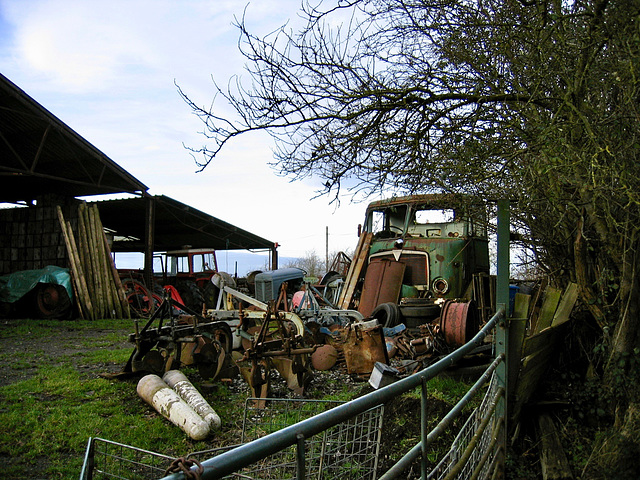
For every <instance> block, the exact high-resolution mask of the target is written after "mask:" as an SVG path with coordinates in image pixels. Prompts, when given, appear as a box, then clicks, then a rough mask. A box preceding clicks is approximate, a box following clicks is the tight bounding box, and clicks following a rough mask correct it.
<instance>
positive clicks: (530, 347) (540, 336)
mask: <svg viewBox="0 0 640 480" xmlns="http://www.w3.org/2000/svg"><path fill="white" fill-rule="evenodd" d="M557 333H558V331H557V330H556V329H555V328H551V327H549V328H547V329H545V330H543V331H541V332H539V333H536V334H535V335H532V336H531V337H527V338H526V339H525V340H524V344H523V346H522V357H523V358H524V357H528V356H529V355H532V354H533V353H535V352H537V351H538V350H541V349H542V348H543V347H544V346H545V345H547V344H549V343H554V342H555V341H556V335H557Z"/></svg>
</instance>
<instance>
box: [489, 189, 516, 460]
mask: <svg viewBox="0 0 640 480" xmlns="http://www.w3.org/2000/svg"><path fill="white" fill-rule="evenodd" d="M509 236H510V225H509V200H498V265H497V270H498V271H497V274H498V275H497V276H498V278H497V285H496V303H497V304H498V305H497V306H498V308H500V307H502V308H504V312H505V313H504V318H502V320H501V321H499V322H498V325H497V326H496V339H495V345H496V352H495V354H496V356H497V355H500V354H501V353H503V354H504V355H505V357H504V358H505V360H504V361H503V362H501V363H500V365H499V366H498V368H497V369H496V380H497V387H498V388H499V387H502V388H504V391H505V394H504V395H503V396H502V397H500V400H499V401H498V404H497V406H496V417H495V418H496V422H504V424H503V425H502V428H499V425H495V426H494V431H495V432H497V435H498V438H497V444H496V445H497V454H496V462H497V463H498V464H499V465H500V467H499V468H501V469H504V456H505V454H506V447H507V444H506V431H507V425H506V422H507V404H508V395H509V388H508V387H509V386H508V385H507V372H508V371H509V369H508V363H509V362H510V361H512V359H510V358H508V357H507V351H508V344H507V341H508V338H509V315H510V312H509V270H510V267H509ZM513 361H517V360H515V359H514V360H513Z"/></svg>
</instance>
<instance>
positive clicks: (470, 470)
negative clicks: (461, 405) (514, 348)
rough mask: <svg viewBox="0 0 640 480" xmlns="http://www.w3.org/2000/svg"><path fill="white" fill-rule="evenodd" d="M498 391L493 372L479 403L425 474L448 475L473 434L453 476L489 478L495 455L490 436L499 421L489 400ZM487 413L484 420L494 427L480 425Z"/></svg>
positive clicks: (432, 478) (439, 478)
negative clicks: (447, 449)
mask: <svg viewBox="0 0 640 480" xmlns="http://www.w3.org/2000/svg"><path fill="white" fill-rule="evenodd" d="M497 391H498V387H497V382H496V377H495V375H493V376H492V378H491V383H490V384H489V388H488V389H487V393H486V394H485V396H484V398H483V399H482V402H481V404H480V406H478V407H477V408H475V409H474V410H473V412H471V414H470V415H469V417H468V418H467V420H466V422H465V423H464V425H463V426H462V428H461V429H460V431H459V432H458V435H457V436H456V438H455V439H454V441H453V443H452V444H451V448H450V449H449V451H448V452H447V453H445V455H444V456H443V457H442V458H441V459H440V462H438V465H436V467H435V468H434V469H433V470H432V471H431V472H430V473H429V474H428V475H427V479H428V480H443V479H444V478H447V477H448V476H449V475H450V473H451V471H452V469H453V467H454V465H456V464H457V463H458V462H460V461H461V460H462V458H463V454H464V452H465V450H466V449H467V447H469V445H470V444H471V443H472V439H473V438H474V437H476V436H477V439H476V441H475V448H474V449H473V451H472V452H471V454H470V456H469V458H468V459H467V460H466V462H464V466H463V467H462V469H461V470H460V472H459V473H458V475H457V476H455V478H458V479H465V480H466V479H471V478H480V479H484V478H488V476H489V474H490V471H491V468H492V466H493V464H494V461H495V457H496V449H495V448H493V447H492V439H493V438H494V436H495V430H494V428H497V427H495V426H497V425H498V421H499V419H497V416H496V412H495V410H494V409H492V408H491V405H490V404H491V403H492V402H493V401H494V400H495V398H496V395H497ZM487 413H488V414H489V419H488V422H487V423H488V424H489V425H493V426H494V428H492V427H488V428H484V429H481V423H482V422H483V420H485V419H484V416H485V415H486V414H487ZM485 421H486V420H485Z"/></svg>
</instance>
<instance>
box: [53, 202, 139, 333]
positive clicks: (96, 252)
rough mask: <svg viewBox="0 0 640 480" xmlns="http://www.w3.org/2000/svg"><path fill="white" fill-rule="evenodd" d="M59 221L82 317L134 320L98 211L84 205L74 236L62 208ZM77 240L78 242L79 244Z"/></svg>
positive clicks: (80, 206) (82, 204)
mask: <svg viewBox="0 0 640 480" xmlns="http://www.w3.org/2000/svg"><path fill="white" fill-rule="evenodd" d="M58 219H59V220H60V226H61V227H62V234H63V236H64V241H65V244H66V246H67V252H68V255H69V263H70V266H71V275H72V278H73V287H74V292H75V296H76V299H77V301H78V310H79V312H80V316H81V317H82V318H85V319H90V320H95V319H97V318H131V314H130V313H129V303H128V302H127V297H126V295H125V291H124V288H123V287H122V282H121V281H120V277H119V276H118V272H117V270H116V267H115V264H114V262H113V259H112V258H111V249H110V248H109V243H108V242H107V237H106V235H105V233H104V229H103V227H102V222H101V221H100V215H99V213H98V207H97V206H96V205H92V206H87V204H86V203H84V202H83V203H81V204H80V205H79V207H78V227H77V232H76V233H74V231H73V229H72V228H71V223H70V222H69V221H68V220H65V218H64V216H63V213H62V209H61V208H60V206H58ZM76 239H77V241H76Z"/></svg>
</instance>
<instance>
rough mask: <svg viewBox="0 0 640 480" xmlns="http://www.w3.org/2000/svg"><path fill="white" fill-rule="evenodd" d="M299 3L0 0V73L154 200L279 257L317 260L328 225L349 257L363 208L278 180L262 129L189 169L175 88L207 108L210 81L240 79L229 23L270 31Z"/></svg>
mask: <svg viewBox="0 0 640 480" xmlns="http://www.w3.org/2000/svg"><path fill="white" fill-rule="evenodd" d="M299 7H300V0H256V1H254V2H251V3H248V2H244V1H234V0H181V1H175V0H109V1H94V0H0V72H1V73H2V74H3V75H5V76H6V77H7V78H8V79H9V80H11V81H12V82H13V83H15V84H16V85H17V86H18V87H20V88H21V89H22V90H24V91H25V92H26V93H27V94H28V95H30V96H31V97H32V98H34V99H35V100H36V101H37V102H39V103H40V104H41V105H43V106H44V107H45V108H47V109H48V110H49V111H50V112H52V113H53V114H54V115H56V116H57V117H58V118H59V119H60V120H62V121H63V122H64V123H66V124H67V125H68V126H69V127H70V128H72V129H73V130H75V131H76V132H77V133H79V134H80V135H81V136H83V137H84V138H85V139H86V140H87V141H89V142H90V143H92V144H93V145H94V146H95V147H96V148H98V149H99V150H101V151H102V152H103V153H104V154H106V155H107V156H108V157H109V158H110V159H111V160H113V161H115V162H116V163H117V164H119V165H120V166H121V167H123V168H124V169H126V170H127V171H128V172H130V173H131V174H132V175H133V176H134V177H136V178H137V179H138V180H140V181H141V182H142V183H144V184H145V185H147V186H148V187H149V192H150V193H151V194H154V195H167V196H169V197H172V198H174V199H176V200H178V201H180V202H183V203H186V204H188V205H190V206H192V207H195V208H197V209H199V210H201V211H203V212H205V213H208V214H210V215H213V216H215V217H217V218H220V219H222V220H224V221H227V222H229V223H232V224H234V225H237V226H238V227H241V228H243V229H245V230H248V231H250V232H252V233H254V234H256V235H259V236H261V237H263V238H266V239H268V240H271V241H273V242H278V243H279V244H280V245H281V246H280V247H279V249H278V252H279V255H280V257H281V258H291V257H302V256H304V255H305V254H306V253H307V252H311V251H315V252H316V253H317V254H318V255H319V256H320V257H321V258H324V256H325V250H326V229H327V227H328V229H329V240H328V246H329V251H330V252H336V251H346V250H354V249H355V247H356V244H357V225H358V223H362V221H363V219H364V210H365V207H366V203H362V202H358V203H355V202H352V201H351V199H350V198H349V197H345V198H342V199H341V202H340V206H339V207H337V206H336V205H335V204H330V203H329V202H330V198H329V197H326V196H323V197H319V198H316V199H312V198H313V197H315V196H316V192H317V189H318V186H319V182H318V181H317V180H316V179H313V178H312V179H306V180H304V181H300V180H295V179H292V178H283V177H280V176H277V175H276V173H275V172H274V171H273V170H272V169H271V168H270V167H269V165H268V163H269V162H270V161H272V159H273V157H272V147H273V143H272V140H271V139H270V138H269V137H268V136H267V135H265V134H261V133H256V134H249V135H246V136H241V137H239V138H237V139H236V140H235V141H233V142H232V143H231V144H229V145H228V146H227V148H225V149H224V150H223V151H222V152H221V153H220V155H219V156H218V157H217V158H216V159H215V160H214V162H212V164H210V165H209V166H208V167H207V168H206V169H205V170H204V171H203V172H201V173H196V171H197V166H196V165H195V162H194V160H193V158H192V157H191V155H190V153H189V152H188V151H187V150H186V149H185V147H184V146H185V145H187V146H190V147H195V148H198V147H200V146H202V145H203V144H205V143H206V139H205V137H204V136H202V135H201V133H200V132H201V131H202V124H201V123H200V121H199V120H198V119H197V118H196V117H195V116H194V115H193V113H192V112H191V110H190V109H189V107H188V106H187V105H186V104H185V103H184V102H183V100H182V99H181V98H180V96H179V95H178V91H177V88H176V84H177V85H179V86H180V88H181V89H182V90H183V91H184V92H185V93H186V94H187V95H189V97H190V98H191V99H192V100H194V101H195V103H196V104H198V105H201V106H203V107H206V108H208V107H209V106H210V105H211V102H212V100H213V96H214V86H213V81H212V79H215V80H216V82H217V83H218V84H220V85H226V84H227V82H228V80H229V79H231V78H232V77H233V76H234V75H239V76H240V77H241V78H246V74H245V72H244V71H243V66H244V58H243V57H242V56H241V55H240V53H239V51H238V47H237V42H238V38H239V32H238V30H237V29H236V28H235V27H234V26H233V22H234V18H239V17H241V16H242V15H243V14H244V15H245V21H246V23H247V24H248V25H249V28H250V30H251V31H252V32H254V33H256V34H266V33H268V32H271V31H273V30H275V29H276V28H278V27H279V26H281V25H283V24H285V23H287V22H289V25H291V26H295V25H296V22H299V18H298V11H299ZM216 108H220V109H221V110H219V111H220V112H222V113H227V114H230V113H231V112H230V111H227V110H226V109H225V105H223V104H218V103H216ZM116 260H117V261H118V257H116ZM219 260H220V259H219ZM228 261H229V260H228V256H227V258H226V259H223V260H222V262H220V261H219V263H222V265H221V269H224V268H223V267H225V266H227V267H228ZM257 262H258V263H260V262H262V260H257ZM118 266H121V265H118ZM262 266H263V265H262V264H256V265H242V266H240V267H239V273H240V274H243V273H246V272H248V271H250V270H253V269H255V268H258V269H259V268H260V267H262ZM227 270H229V269H228V268H227Z"/></svg>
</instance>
